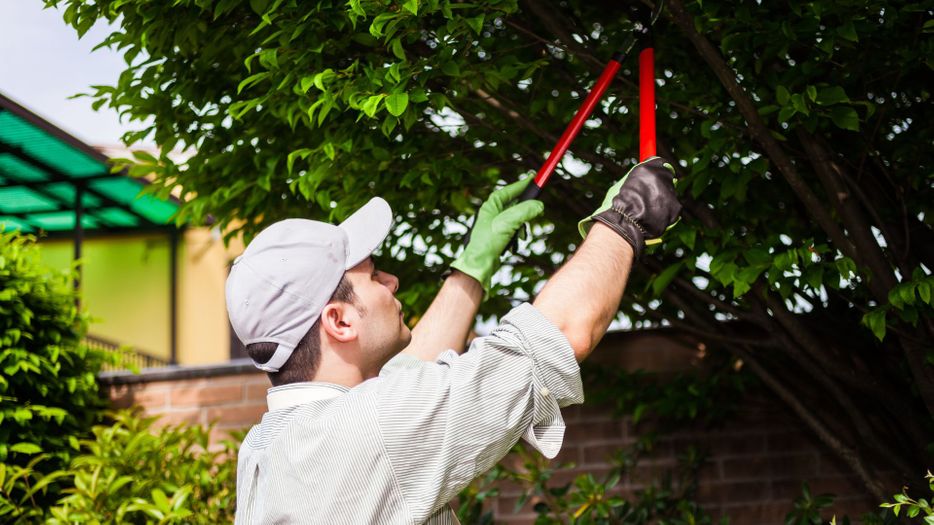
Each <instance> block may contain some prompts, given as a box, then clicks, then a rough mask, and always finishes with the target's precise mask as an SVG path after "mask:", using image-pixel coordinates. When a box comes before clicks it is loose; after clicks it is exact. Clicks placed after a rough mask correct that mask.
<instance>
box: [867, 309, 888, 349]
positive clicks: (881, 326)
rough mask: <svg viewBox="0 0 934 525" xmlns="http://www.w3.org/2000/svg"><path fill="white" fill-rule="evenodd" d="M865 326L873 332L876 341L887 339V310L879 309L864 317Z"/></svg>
mask: <svg viewBox="0 0 934 525" xmlns="http://www.w3.org/2000/svg"><path fill="white" fill-rule="evenodd" d="M862 322H863V324H864V325H865V326H868V327H869V329H870V330H872V333H873V335H875V336H876V339H878V340H880V341H881V340H882V339H883V338H884V337H885V309H883V308H877V309H875V310H873V311H871V312H869V313H867V314H866V315H864V316H863V321H862Z"/></svg>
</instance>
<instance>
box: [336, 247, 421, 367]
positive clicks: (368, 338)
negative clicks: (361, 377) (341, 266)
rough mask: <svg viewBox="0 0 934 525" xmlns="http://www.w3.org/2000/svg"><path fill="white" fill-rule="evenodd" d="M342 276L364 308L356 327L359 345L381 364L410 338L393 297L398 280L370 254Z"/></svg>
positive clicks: (400, 310) (361, 307)
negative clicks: (357, 327) (376, 263)
mask: <svg viewBox="0 0 934 525" xmlns="http://www.w3.org/2000/svg"><path fill="white" fill-rule="evenodd" d="M345 275H346V276H347V278H348V279H349V280H350V282H351V284H352V285H353V291H354V296H355V298H356V303H357V305H358V306H359V307H360V309H361V310H362V311H363V316H362V319H363V322H362V324H361V326H360V328H359V331H360V344H361V347H362V348H363V349H365V350H366V351H368V352H370V353H371V355H372V356H373V357H374V358H376V359H378V360H380V361H381V363H380V366H382V364H384V363H385V362H386V361H388V360H389V359H390V358H391V357H392V356H394V355H396V354H397V353H399V351H401V350H402V349H403V348H405V347H406V346H407V345H408V344H409V341H411V340H412V332H411V331H410V330H409V327H408V326H406V324H405V322H404V321H403V318H402V304H401V303H400V302H399V300H398V299H396V296H395V294H396V291H397V290H398V289H399V279H398V278H397V277H396V276H395V275H392V274H390V273H386V272H383V271H380V270H377V269H376V266H375V265H374V264H373V259H372V258H369V257H367V258H366V259H365V260H364V261H363V262H361V263H360V264H358V265H356V266H354V267H353V268H351V269H350V270H347V273H346V274H345Z"/></svg>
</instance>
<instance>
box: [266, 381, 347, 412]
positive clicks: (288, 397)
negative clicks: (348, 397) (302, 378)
mask: <svg viewBox="0 0 934 525" xmlns="http://www.w3.org/2000/svg"><path fill="white" fill-rule="evenodd" d="M348 391H350V389H349V388H347V387H346V386H342V385H335V384H333V383H321V382H316V381H311V382H307V383H290V384H288V385H282V386H274V387H272V388H270V389H269V390H267V391H266V406H267V407H268V408H269V410H270V411H272V410H280V409H283V408H289V407H294V406H297V405H304V404H306V403H312V402H314V401H324V400H326V399H332V398H335V397H338V396H340V395H341V394H344V393H346V392H348Z"/></svg>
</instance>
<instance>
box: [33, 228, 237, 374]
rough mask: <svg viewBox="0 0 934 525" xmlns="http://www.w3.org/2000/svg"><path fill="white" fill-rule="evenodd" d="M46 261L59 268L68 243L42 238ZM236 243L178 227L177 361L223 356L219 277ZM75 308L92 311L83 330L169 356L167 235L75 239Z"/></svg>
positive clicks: (67, 256)
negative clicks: (79, 266)
mask: <svg viewBox="0 0 934 525" xmlns="http://www.w3.org/2000/svg"><path fill="white" fill-rule="evenodd" d="M40 245H41V249H40V253H41V254H42V258H43V260H44V261H45V263H46V264H48V265H50V266H52V267H54V268H61V269H66V268H68V267H69V265H70V264H71V263H72V255H73V251H74V247H73V244H72V242H71V241H70V240H43V241H41V242H40ZM240 252H242V245H241V244H239V243H232V247H231V249H227V248H225V247H224V244H223V242H222V241H221V240H220V239H219V237H218V236H216V235H212V234H211V233H210V231H209V230H207V229H205V228H194V229H189V230H186V231H185V232H184V235H183V237H182V239H181V240H180V242H179V246H178V310H177V320H178V339H177V357H178V362H179V364H206V363H218V362H223V361H227V360H228V359H229V357H230V335H229V327H228V322H227V312H226V308H225V304H224V280H225V279H226V277H227V265H228V262H229V261H230V260H232V259H233V257H234V256H235V255H237V254H239V253H240ZM82 253H83V257H82V259H83V261H84V266H83V274H82V283H81V295H82V299H81V301H82V306H84V307H85V308H86V309H87V310H88V312H90V314H91V316H92V319H93V320H92V324H91V326H90V329H89V333H90V334H92V335H96V336H98V337H102V338H104V339H108V340H111V341H113V342H115V343H119V344H125V345H130V346H133V347H135V348H138V349H140V350H142V351H144V352H146V353H149V354H152V355H155V356H159V357H162V358H165V359H168V358H169V356H170V348H171V343H170V324H169V322H170V321H169V320H170V304H169V293H170V290H171V288H170V275H169V236H168V235H166V234H147V235H127V236H121V237H104V238H90V239H86V240H85V241H84V243H83V248H82Z"/></svg>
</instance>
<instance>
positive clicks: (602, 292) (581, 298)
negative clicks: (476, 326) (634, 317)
mask: <svg viewBox="0 0 934 525" xmlns="http://www.w3.org/2000/svg"><path fill="white" fill-rule="evenodd" d="M632 260H633V251H632V247H631V246H630V245H629V243H627V242H626V241H625V240H623V239H622V238H621V237H620V236H619V235H617V234H616V233H615V232H613V230H611V229H609V228H608V227H606V226H604V225H602V224H597V225H595V226H594V227H593V228H591V229H590V233H588V234H587V238H586V239H585V240H584V243H583V244H582V245H581V246H580V248H578V249H577V252H575V253H574V256H573V257H572V258H571V260H570V261H568V262H567V264H565V265H564V266H563V267H561V269H560V270H558V271H557V273H555V275H554V276H553V277H552V278H551V280H549V281H548V283H547V284H546V285H545V287H544V288H543V289H542V291H541V293H539V294H538V297H536V298H535V301H534V302H533V303H532V304H533V305H534V306H535V308H537V309H538V311H539V312H541V313H542V315H543V316H545V318H546V319H548V320H549V321H551V322H552V323H554V325H555V326H557V327H558V329H559V330H561V332H563V333H564V335H565V337H567V339H568V342H569V343H570V344H571V348H573V349H574V356H575V357H576V358H577V361H578V362H580V361H583V360H584V359H585V358H586V357H587V356H588V355H590V352H591V351H592V350H593V348H594V347H595V346H597V343H599V342H600V339H601V338H602V337H603V334H604V333H606V329H607V327H609V326H610V322H612V321H613V318H614V317H615V316H616V312H617V311H618V308H619V302H620V300H621V299H622V298H623V290H624V289H625V288H626V281H627V279H628V278H629V272H630V270H631V268H632Z"/></svg>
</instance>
